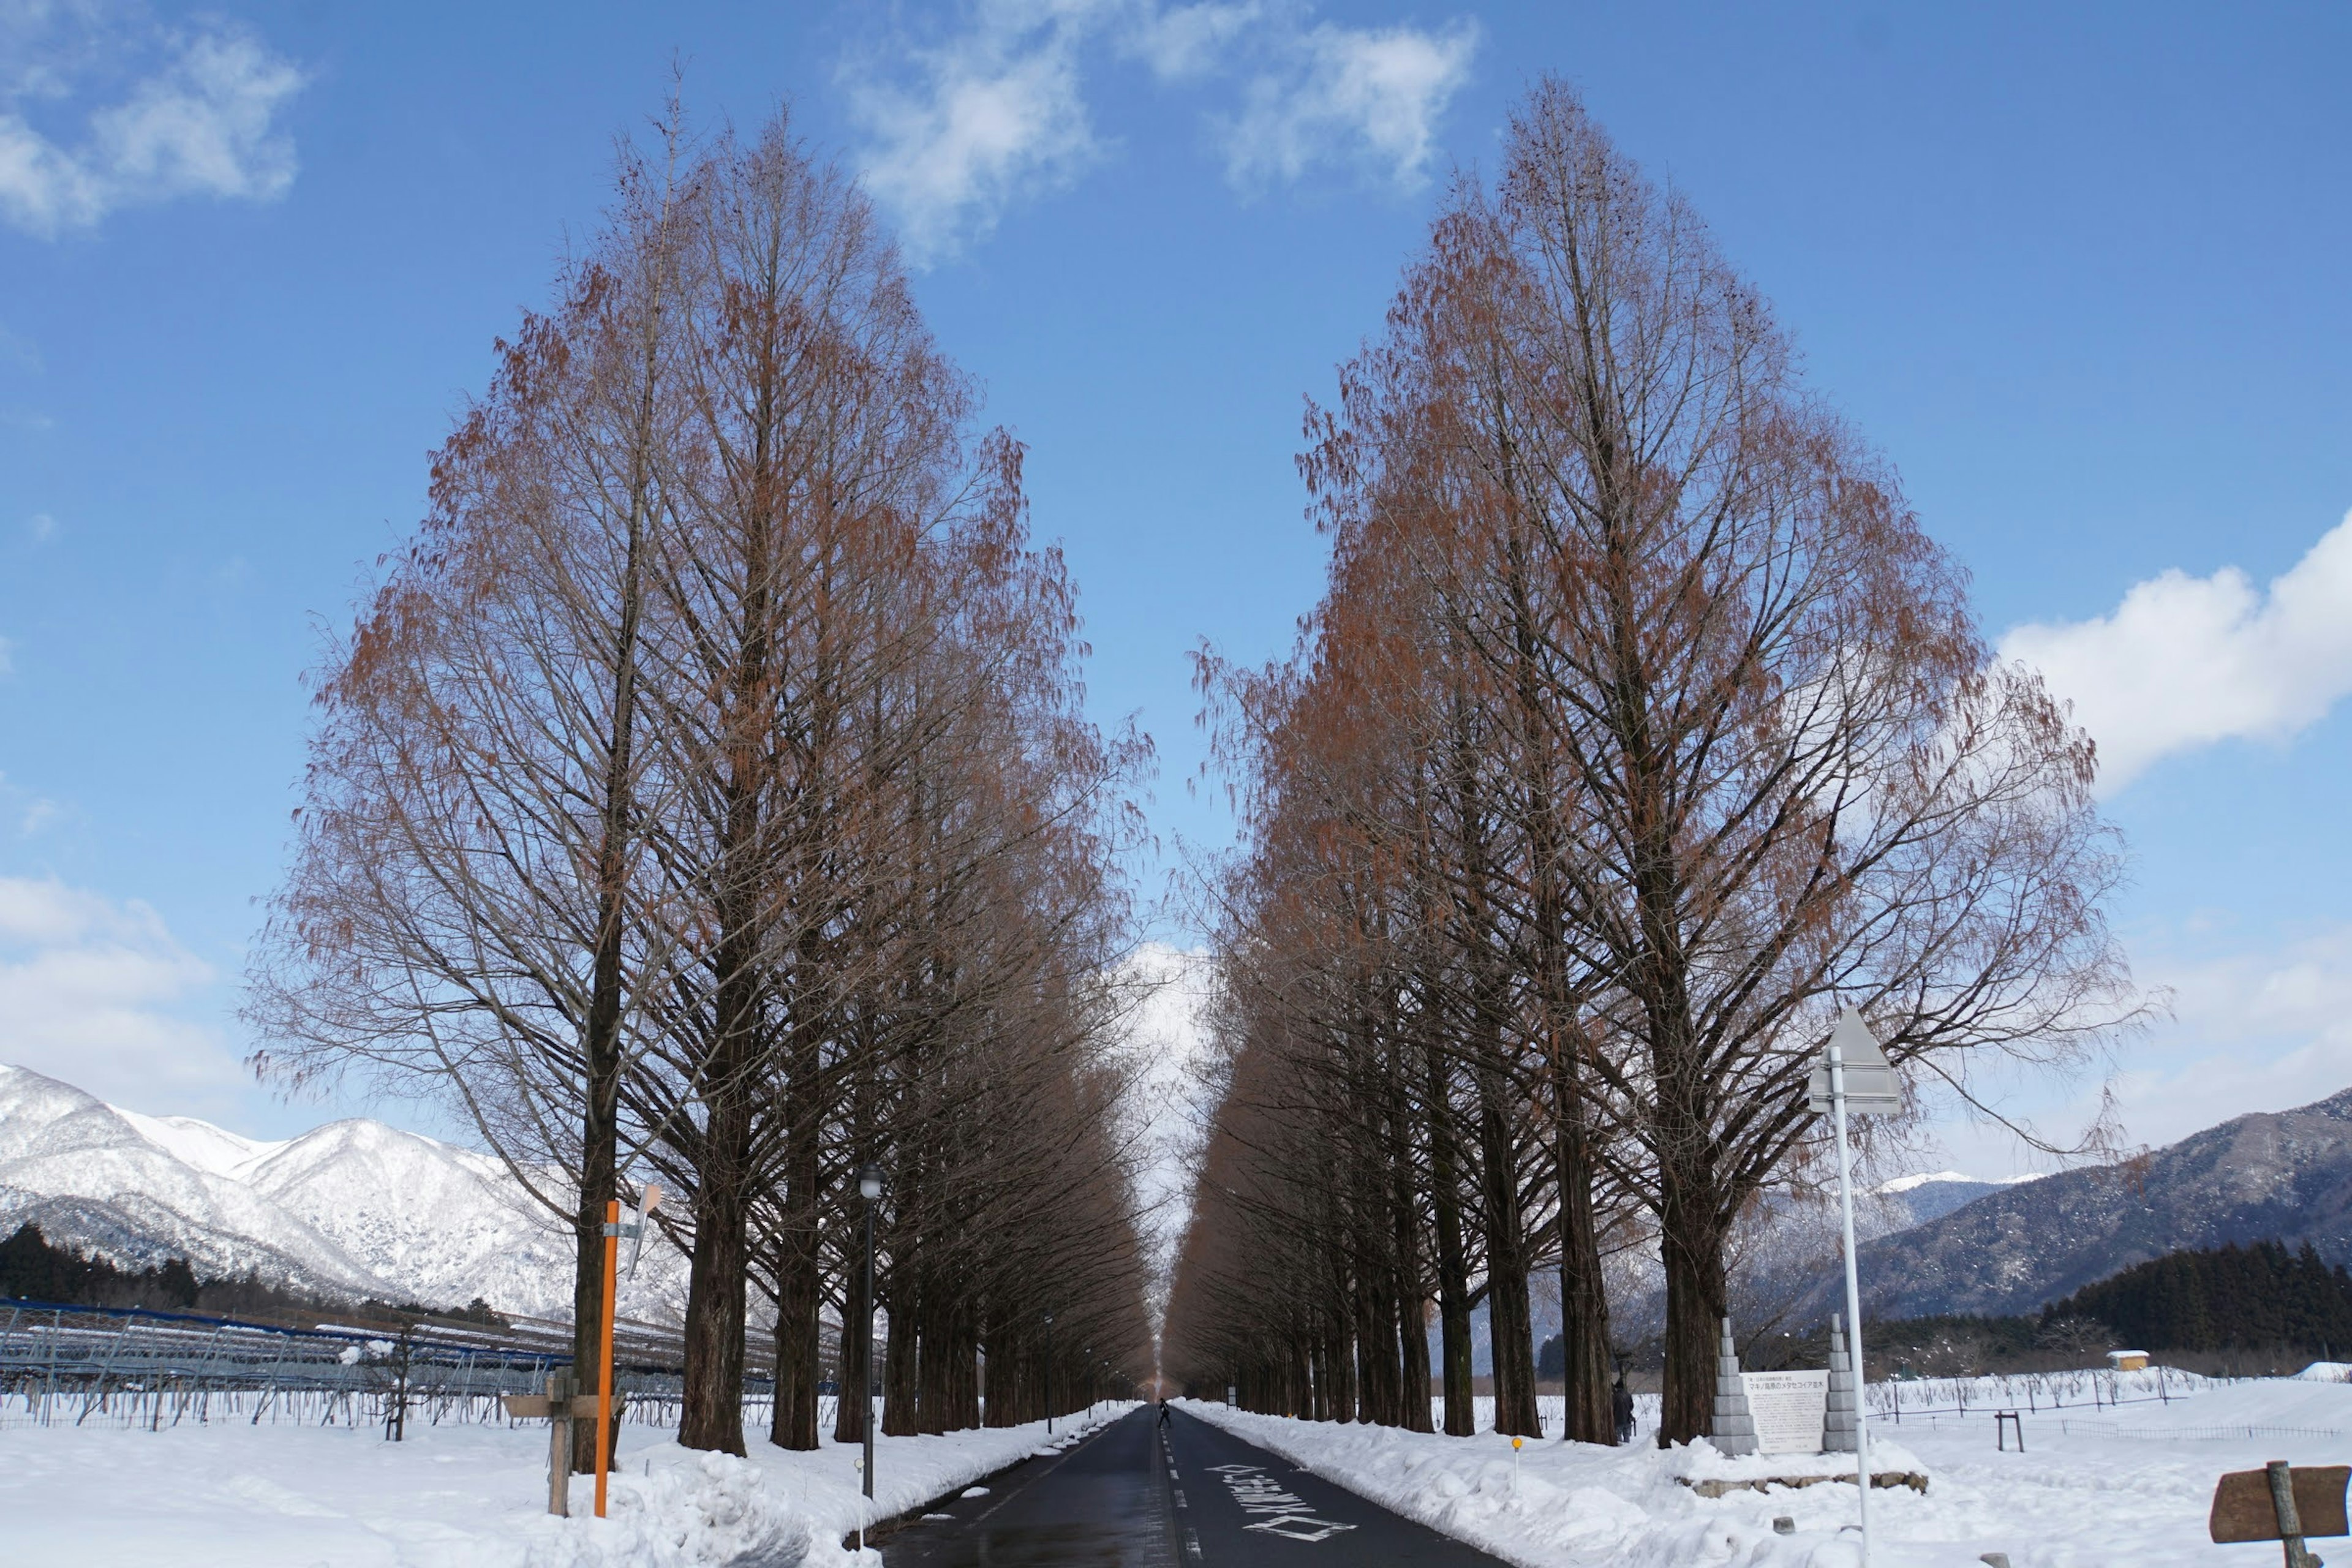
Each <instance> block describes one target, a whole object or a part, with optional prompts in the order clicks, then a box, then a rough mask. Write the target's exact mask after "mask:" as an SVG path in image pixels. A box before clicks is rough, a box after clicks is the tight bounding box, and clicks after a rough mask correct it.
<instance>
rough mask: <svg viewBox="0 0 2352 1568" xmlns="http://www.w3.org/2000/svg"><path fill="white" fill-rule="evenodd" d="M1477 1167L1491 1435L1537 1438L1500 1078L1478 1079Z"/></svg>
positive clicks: (1523, 1273) (1515, 1189)
mask: <svg viewBox="0 0 2352 1568" xmlns="http://www.w3.org/2000/svg"><path fill="white" fill-rule="evenodd" d="M1479 1077H1480V1082H1479V1085H1478V1142H1479V1144H1480V1148H1479V1163H1480V1164H1481V1165H1482V1166H1483V1167H1484V1169H1483V1171H1482V1173H1481V1174H1482V1177H1483V1181H1482V1183H1481V1185H1482V1186H1483V1187H1484V1189H1485V1195H1486V1337H1487V1341H1488V1343H1489V1345H1490V1346H1491V1347H1492V1350H1493V1353H1494V1360H1495V1430H1496V1431H1497V1432H1500V1433H1503V1434H1505V1435H1506V1436H1528V1437H1540V1436H1543V1418H1542V1417H1541V1415H1538V1412H1537V1410H1536V1347H1535V1332H1534V1327H1533V1324H1532V1322H1531V1321H1530V1320H1529V1316H1528V1262H1527V1242H1526V1238H1525V1237H1523V1236H1522V1235H1521V1233H1520V1225H1519V1184H1518V1173H1517V1168H1516V1166H1515V1165H1514V1164H1513V1163H1512V1160H1511V1133H1510V1125H1509V1123H1508V1122H1507V1121H1506V1120H1505V1106H1504V1104H1503V1086H1502V1082H1501V1078H1500V1075H1499V1074H1496V1073H1494V1072H1492V1071H1488V1072H1484V1073H1481V1074H1480V1075H1479Z"/></svg>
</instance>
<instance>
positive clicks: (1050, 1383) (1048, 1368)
mask: <svg viewBox="0 0 2352 1568" xmlns="http://www.w3.org/2000/svg"><path fill="white" fill-rule="evenodd" d="M1053 1435H1054V1314H1053V1313H1051V1312H1048V1313H1046V1314H1045V1436H1048V1437H1050V1436H1053Z"/></svg>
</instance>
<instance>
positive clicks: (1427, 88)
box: [1225, 21, 1478, 187]
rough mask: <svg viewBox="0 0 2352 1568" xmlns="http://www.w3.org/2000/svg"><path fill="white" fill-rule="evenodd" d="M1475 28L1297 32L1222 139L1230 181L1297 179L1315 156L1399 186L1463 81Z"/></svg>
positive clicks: (1419, 164)
mask: <svg viewBox="0 0 2352 1568" xmlns="http://www.w3.org/2000/svg"><path fill="white" fill-rule="evenodd" d="M1477 48H1478V27H1477V25H1476V24H1475V23H1474V22H1468V21H1458V22H1455V23H1454V24H1453V25H1452V26H1449V27H1447V28H1446V29H1444V31H1443V32H1424V31H1422V30H1420V29H1418V28H1414V27H1402V26H1400V27H1343V26H1336V25H1333V24H1331V23H1328V22H1327V23H1323V24H1321V25H1319V26H1315V27H1312V28H1309V29H1307V30H1306V31H1305V32H1302V33H1300V34H1298V35H1297V37H1295V38H1294V39H1293V40H1291V42H1290V47H1288V48H1287V49H1286V51H1284V52H1285V53H1286V55H1287V57H1288V58H1286V59H1285V60H1282V61H1281V62H1279V63H1278V64H1277V65H1276V68H1273V69H1269V70H1266V71H1264V72H1261V73H1260V74H1259V75H1258V76H1257V77H1256V78H1255V79H1253V80H1252V81H1251V82H1250V84H1249V89H1248V97H1247V104H1246V107H1245V108H1244V110H1243V111H1242V114H1241V116H1240V117H1239V118H1238V119H1237V120H1235V121H1234V122H1233V125H1232V128H1231V130H1230V131H1229V132H1228V133H1227V135H1226V137H1225V155H1226V167H1227V170H1228V172H1229V173H1230V174H1231V175H1232V176H1233V178H1234V181H1235V183H1236V184H1244V185H1246V184H1255V183H1261V182H1263V181H1265V179H1267V178H1269V177H1275V178H1280V179H1285V180H1295V179H1297V178H1298V177H1299V176H1300V175H1302V174H1306V173H1307V171H1308V170H1309V169H1312V168H1314V167H1315V166H1316V165H1318V164H1320V163H1362V164H1366V165H1369V166H1370V167H1372V168H1374V169H1376V170H1378V171H1379V172H1380V173H1381V174H1382V175H1383V176H1385V177H1387V178H1389V179H1392V180H1394V181H1395V182H1396V183H1397V184H1400V185H1404V186H1408V187H1409V186H1412V185H1417V184H1420V183H1421V181H1422V180H1423V178H1425V177H1426V176H1427V174H1428V171H1429V163H1430V156H1431V153H1433V151H1434V148H1435V138H1436V131H1437V121H1438V118H1439V116H1441V115H1442V114H1444V111H1445V107H1446V105H1447V104H1448V103H1450V102H1452V101H1453V99H1454V94H1455V93H1456V92H1459V91H1460V90H1461V89H1462V88H1463V86H1464V84H1465V83H1466V82H1467V81H1468V80H1469V79H1470V60H1471V57H1472V56H1473V55H1475V53H1476V52H1477Z"/></svg>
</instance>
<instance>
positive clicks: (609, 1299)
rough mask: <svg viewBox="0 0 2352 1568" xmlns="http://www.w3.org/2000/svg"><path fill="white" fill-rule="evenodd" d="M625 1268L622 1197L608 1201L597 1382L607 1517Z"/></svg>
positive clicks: (599, 1463) (599, 1460) (600, 1493)
mask: <svg viewBox="0 0 2352 1568" xmlns="http://www.w3.org/2000/svg"><path fill="white" fill-rule="evenodd" d="M620 1272H621V1200H620V1199H618V1198H614V1199H611V1200H610V1201H608V1202H607V1203H606V1204H605V1205H604V1357H603V1370H602V1371H601V1373H599V1375H598V1378H597V1383H596V1517H597V1518H598V1519H602V1518H604V1468H605V1466H606V1464H607V1462H608V1461H610V1459H611V1458H612V1456H613V1290H614V1282H615V1280H616V1279H617V1278H618V1276H619V1274H620Z"/></svg>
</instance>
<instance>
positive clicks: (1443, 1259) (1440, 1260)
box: [1427, 1047, 1478, 1437]
mask: <svg viewBox="0 0 2352 1568" xmlns="http://www.w3.org/2000/svg"><path fill="white" fill-rule="evenodd" d="M1427 1055H1428V1063H1429V1087H1428V1091H1427V1092H1428V1103H1429V1167H1430V1169H1429V1181H1430V1200H1431V1201H1430V1206H1431V1208H1432V1209H1433V1211H1434V1212H1435V1214H1436V1216H1437V1312H1438V1352H1439V1361H1440V1369H1439V1370H1440V1373H1441V1375H1442V1376H1443V1378H1444V1387H1445V1435H1446V1436H1449V1437H1468V1436H1475V1434H1476V1432H1477V1430H1478V1405H1477V1395H1476V1393H1475V1385H1474V1384H1473V1383H1472V1373H1471V1366H1472V1348H1471V1344H1470V1270H1469V1265H1468V1263H1467V1261H1466V1259H1465V1256H1464V1252H1463V1247H1462V1176H1461V1172H1460V1169H1459V1163H1458V1156H1457V1154H1456V1145H1455V1142H1454V1110H1453V1100H1452V1097H1451V1095H1450V1093H1449V1091H1448V1089H1447V1085H1446V1079H1447V1076H1448V1074H1447V1068H1446V1065H1445V1059H1444V1056H1443V1054H1442V1053H1441V1052H1439V1050H1438V1049H1437V1048H1436V1047H1430V1048H1429V1050H1428V1053H1427Z"/></svg>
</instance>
